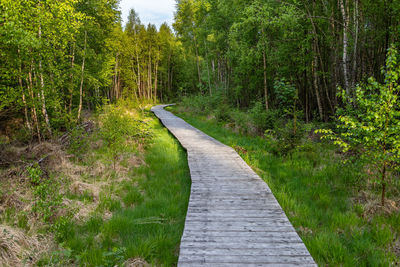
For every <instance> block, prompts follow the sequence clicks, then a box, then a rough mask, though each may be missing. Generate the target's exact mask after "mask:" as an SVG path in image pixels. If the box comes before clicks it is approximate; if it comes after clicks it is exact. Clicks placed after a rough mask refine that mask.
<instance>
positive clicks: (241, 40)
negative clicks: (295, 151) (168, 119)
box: [0, 0, 400, 139]
mask: <svg viewBox="0 0 400 267" xmlns="http://www.w3.org/2000/svg"><path fill="white" fill-rule="evenodd" d="M0 8H1V14H2V16H1V18H0V20H1V21H0V24H1V25H2V27H1V28H0V34H1V35H0V36H1V37H0V51H1V58H0V66H1V67H0V68H1V74H0V75H1V82H0V99H1V101H0V117H1V120H2V121H4V120H6V119H10V118H17V119H23V121H24V124H25V126H26V129H27V130H28V131H29V132H30V133H31V135H33V136H35V137H36V138H37V139H43V138H46V137H49V136H51V134H52V132H53V131H54V130H56V131H57V130H63V129H65V128H68V127H70V126H71V125H73V124H74V123H75V122H76V121H79V120H80V118H81V116H82V110H84V109H89V110H93V109H96V107H97V106H99V105H101V104H102V103H104V101H110V102H114V101H115V100H116V99H119V98H131V99H134V100H138V101H142V100H146V101H153V102H157V101H159V102H167V101H172V100H173V99H176V98H179V97H182V96H183V95H188V94H204V95H206V94H209V95H214V94H219V95H225V96H226V97H225V99H226V100H227V101H228V102H229V103H230V104H232V105H235V106H237V107H239V108H248V107H251V106H252V105H253V104H254V103H255V102H257V101H258V102H261V103H262V104H263V105H264V107H265V108H266V109H267V110H268V109H271V108H276V107H280V106H281V104H282V101H284V99H285V98H287V97H292V98H293V97H295V98H296V104H295V105H296V106H297V108H298V109H300V110H301V111H302V112H301V113H302V114H301V118H303V119H304V120H305V121H310V120H313V119H316V120H321V121H328V120H330V117H331V116H332V115H333V114H335V111H336V109H337V107H338V106H340V105H341V103H340V100H338V98H337V93H338V88H339V87H342V88H344V89H345V90H346V91H347V92H348V93H349V94H350V95H351V94H352V92H353V90H354V88H355V87H356V85H357V84H358V83H362V82H364V81H366V79H367V78H368V77H370V76H374V77H376V78H377V79H378V80H383V76H382V74H381V68H382V67H383V66H384V63H385V60H386V53H387V50H388V48H389V47H390V45H391V44H397V43H398V41H399V31H400V27H399V20H398V18H399V15H400V3H399V1H396V0H383V1H372V0H353V1H350V0H323V1H315V0H314V1H301V0H287V1H276V0H264V1H261V0H252V1H245V0H241V1H233V0H228V1H220V0H179V1H177V11H176V14H175V22H174V24H173V29H171V28H170V27H169V26H168V25H167V24H164V25H162V26H161V27H160V29H157V28H156V26H154V25H151V24H149V25H142V24H141V22H140V19H139V16H138V14H136V13H135V11H134V10H132V11H131V13H130V15H129V19H128V22H127V23H126V25H121V19H120V12H119V11H118V1H117V0H91V1H80V0H65V1H61V2H60V1H55V0H46V1H45V0H36V1H33V0H30V1H11V0H2V1H1V5H0ZM293 95H294V96H293ZM297 99H298V100H297ZM3 130H4V129H3Z"/></svg>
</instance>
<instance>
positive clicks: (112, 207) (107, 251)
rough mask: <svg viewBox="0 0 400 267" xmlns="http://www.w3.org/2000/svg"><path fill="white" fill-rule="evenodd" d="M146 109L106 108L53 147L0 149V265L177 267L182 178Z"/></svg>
mask: <svg viewBox="0 0 400 267" xmlns="http://www.w3.org/2000/svg"><path fill="white" fill-rule="evenodd" d="M148 108H149V107H147V108H146V109H143V108H142V109H139V108H132V107H116V106H114V107H109V108H106V109H105V110H103V111H102V112H100V113H99V114H96V115H92V116H91V117H90V118H88V119H86V121H85V122H84V123H83V124H82V125H81V126H80V127H76V128H74V129H71V130H70V131H69V132H68V133H67V134H65V135H63V136H60V138H57V139H53V140H51V141H46V142H42V143H31V144H24V143H21V142H17V141H12V142H11V141H8V142H6V141H3V142H2V143H1V145H0V146H1V149H0V184H1V187H0V233H1V234H0V262H1V263H2V264H4V265H5V266H31V265H36V266H66V265H67V266H68V265H74V266H76V265H85V266H100V265H101V266H150V265H163V266H173V265H176V262H177V259H178V251H179V242H180V238H181V235H182V232H183V226H184V221H185V214H186V209H187V203H188V198H189V194H190V176H189V171H188V166H187V160H186V154H185V152H184V150H183V149H182V148H181V147H180V145H179V144H178V143H177V141H176V140H175V139H174V138H173V137H172V136H171V135H170V134H169V133H168V131H167V130H166V129H165V128H163V127H162V126H161V124H160V123H159V121H158V120H157V119H156V118H155V117H154V116H153V114H151V112H149V110H148ZM116 116H117V117H116ZM115 122H117V124H115ZM3 140H5V139H4V138H3ZM2 264H0V265H2Z"/></svg>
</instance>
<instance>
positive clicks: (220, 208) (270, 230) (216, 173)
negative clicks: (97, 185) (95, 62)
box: [152, 106, 316, 267]
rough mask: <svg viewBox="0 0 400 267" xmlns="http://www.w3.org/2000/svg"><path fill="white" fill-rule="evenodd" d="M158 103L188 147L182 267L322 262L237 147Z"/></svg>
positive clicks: (157, 109)
mask: <svg viewBox="0 0 400 267" xmlns="http://www.w3.org/2000/svg"><path fill="white" fill-rule="evenodd" d="M164 107H165V106H156V107H153V108H152V111H153V112H154V113H155V115H156V116H157V117H158V118H159V119H160V120H161V122H162V123H163V124H164V125H165V126H166V127H167V128H168V129H169V130H170V132H171V133H172V134H173V135H174V136H175V137H176V138H177V139H178V140H179V142H180V143H181V144H182V146H183V147H184V148H185V149H186V150H187V155H188V163H189V168H190V175H191V178H192V188H191V195H190V200H189V207H188V211H187V215H186V222H185V229H184V232H183V236H182V240H181V245H180V254H179V261H178V266H182V267H183V266H266V265H270V266H292V265H293V266H294V265H297V266H316V264H315V262H314V260H313V258H312V257H311V256H310V254H309V252H308V250H307V248H306V247H305V245H304V244H303V242H302V240H301V239H300V237H299V236H298V235H297V233H296V231H295V229H294V228H293V226H292V225H291V223H290V222H289V220H288V218H287V217H286V215H285V213H284V212H283V210H282V208H281V207H280V205H279V203H278V202H277V201H276V199H275V197H274V196H273V194H272V193H271V190H270V189H269V187H268V186H267V184H266V183H265V182H264V181H263V180H262V179H261V178H260V177H259V176H258V175H257V174H256V173H254V171H253V170H252V169H251V168H250V167H249V166H248V165H247V164H246V163H245V162H244V161H243V160H242V158H241V157H240V156H239V155H238V154H237V153H236V152H235V150H233V149H232V148H231V147H228V146H226V145H224V144H222V143H220V142H219V141H217V140H215V139H214V138H212V137H210V136H208V135H206V134H204V133H203V132H201V131H200V130H198V129H196V128H194V127H193V126H191V125H190V124H188V123H186V122H185V121H183V120H182V119H180V118H178V117H176V116H174V115H173V114H172V113H170V112H168V111H165V110H164V109H163V108H164Z"/></svg>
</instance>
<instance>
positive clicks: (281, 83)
mask: <svg viewBox="0 0 400 267" xmlns="http://www.w3.org/2000/svg"><path fill="white" fill-rule="evenodd" d="M274 92H275V95H276V100H277V104H278V107H279V108H280V109H282V110H283V111H285V112H286V113H288V110H289V109H292V106H293V105H294V104H295V101H296V96H297V94H296V88H295V87H294V86H293V85H292V84H290V83H289V82H287V81H286V79H284V78H282V79H280V80H278V79H277V80H275V81H274Z"/></svg>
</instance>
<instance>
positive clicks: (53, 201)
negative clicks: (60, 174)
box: [27, 164, 62, 222]
mask: <svg viewBox="0 0 400 267" xmlns="http://www.w3.org/2000/svg"><path fill="white" fill-rule="evenodd" d="M27 171H28V176H29V178H30V182H31V184H32V192H33V195H34V196H35V202H34V203H33V207H32V211H33V212H35V213H36V214H37V215H38V217H40V218H42V219H43V221H45V222H50V220H51V219H52V218H53V217H54V214H55V213H56V210H57V208H58V207H59V206H60V204H61V202H62V196H61V195H60V194H59V192H58V183H56V182H55V181H54V180H53V179H51V178H47V179H44V178H43V177H42V176H43V173H42V170H41V169H40V167H39V166H38V165H37V164H36V165H33V166H31V167H29V168H28V169H27Z"/></svg>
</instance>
